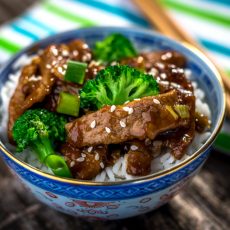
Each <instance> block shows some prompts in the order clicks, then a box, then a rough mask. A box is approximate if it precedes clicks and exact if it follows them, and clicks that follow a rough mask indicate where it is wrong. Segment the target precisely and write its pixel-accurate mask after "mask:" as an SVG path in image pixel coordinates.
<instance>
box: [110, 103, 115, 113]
mask: <svg viewBox="0 0 230 230" xmlns="http://www.w3.org/2000/svg"><path fill="white" fill-rule="evenodd" d="M115 109H116V105H112V106H111V107H110V112H111V113H112V112H114V111H115Z"/></svg>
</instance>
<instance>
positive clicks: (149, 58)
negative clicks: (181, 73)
mask: <svg viewBox="0 0 230 230" xmlns="http://www.w3.org/2000/svg"><path fill="white" fill-rule="evenodd" d="M155 63H162V64H166V65H167V64H171V65H175V66H177V67H179V68H184V67H185V64H186V59H185V57H184V56H183V55H182V54H180V53H178V52H176V51H172V50H166V51H152V52H147V53H142V54H140V55H139V56H138V57H134V58H126V59H124V60H122V61H121V64H126V65H130V66H133V67H135V68H138V69H144V70H145V71H146V72H149V71H150V70H151V69H152V68H153V67H154V65H155Z"/></svg>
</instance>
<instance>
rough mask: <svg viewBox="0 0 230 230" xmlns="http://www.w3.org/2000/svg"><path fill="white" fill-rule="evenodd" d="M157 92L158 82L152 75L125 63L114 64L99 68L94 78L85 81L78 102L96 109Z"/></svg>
mask: <svg viewBox="0 0 230 230" xmlns="http://www.w3.org/2000/svg"><path fill="white" fill-rule="evenodd" d="M158 93H159V87H158V83H157V82H156V80H155V79H154V78H153V76H151V75H148V74H144V73H143V72H140V71H138V70H136V69H134V68H132V67H129V66H127V65H115V66H109V67H107V68H105V69H104V70H101V71H100V72H98V74H97V76H96V78H95V79H92V80H89V81H87V82H86V83H85V85H84V86H83V88H82V89H81V90H80V103H81V108H91V109H95V110H96V109H100V108H101V107H103V106H104V105H122V104H124V102H126V101H132V100H133V99H135V98H141V97H145V96H151V95H157V94H158Z"/></svg>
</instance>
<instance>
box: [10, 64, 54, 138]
mask: <svg viewBox="0 0 230 230" xmlns="http://www.w3.org/2000/svg"><path fill="white" fill-rule="evenodd" d="M54 82H55V79H54V76H53V74H52V73H51V72H50V71H49V70H48V69H47V68H45V67H44V64H43V62H42V60H41V59H40V61H37V60H36V62H35V63H33V61H32V63H31V64H30V65H27V66H25V67H24V68H23V70H22V73H21V76H20V79H19V82H18V85H17V88H16V90H15V92H14V94H13V96H12V97H11V99H10V104H9V121H8V136H9V139H10V140H11V141H12V134H11V131H12V128H13V125H14V122H15V120H16V119H17V118H18V117H19V116H20V115H22V114H23V113H24V112H25V111H26V110H27V109H29V108H30V107H32V106H33V105H34V104H35V103H37V102H41V101H42V100H43V99H44V98H45V96H46V95H48V94H49V93H50V91H51V89H52V86H53V84H54Z"/></svg>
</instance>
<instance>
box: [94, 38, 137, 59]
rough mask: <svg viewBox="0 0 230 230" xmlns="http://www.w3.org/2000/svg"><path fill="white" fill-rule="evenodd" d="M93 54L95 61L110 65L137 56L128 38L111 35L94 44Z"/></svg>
mask: <svg viewBox="0 0 230 230" xmlns="http://www.w3.org/2000/svg"><path fill="white" fill-rule="evenodd" d="M93 54H94V55H95V57H96V59H98V60H100V61H102V62H104V63H110V62H112V61H120V60H121V59H123V58H128V57H134V56H137V51H136V50H135V48H134V47H133V45H132V43H131V42H130V41H129V39H128V38H126V37H124V36H123V35H121V34H111V35H109V36H108V37H106V38H105V39H104V40H102V41H100V42H96V44H95V48H94V50H93Z"/></svg>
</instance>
